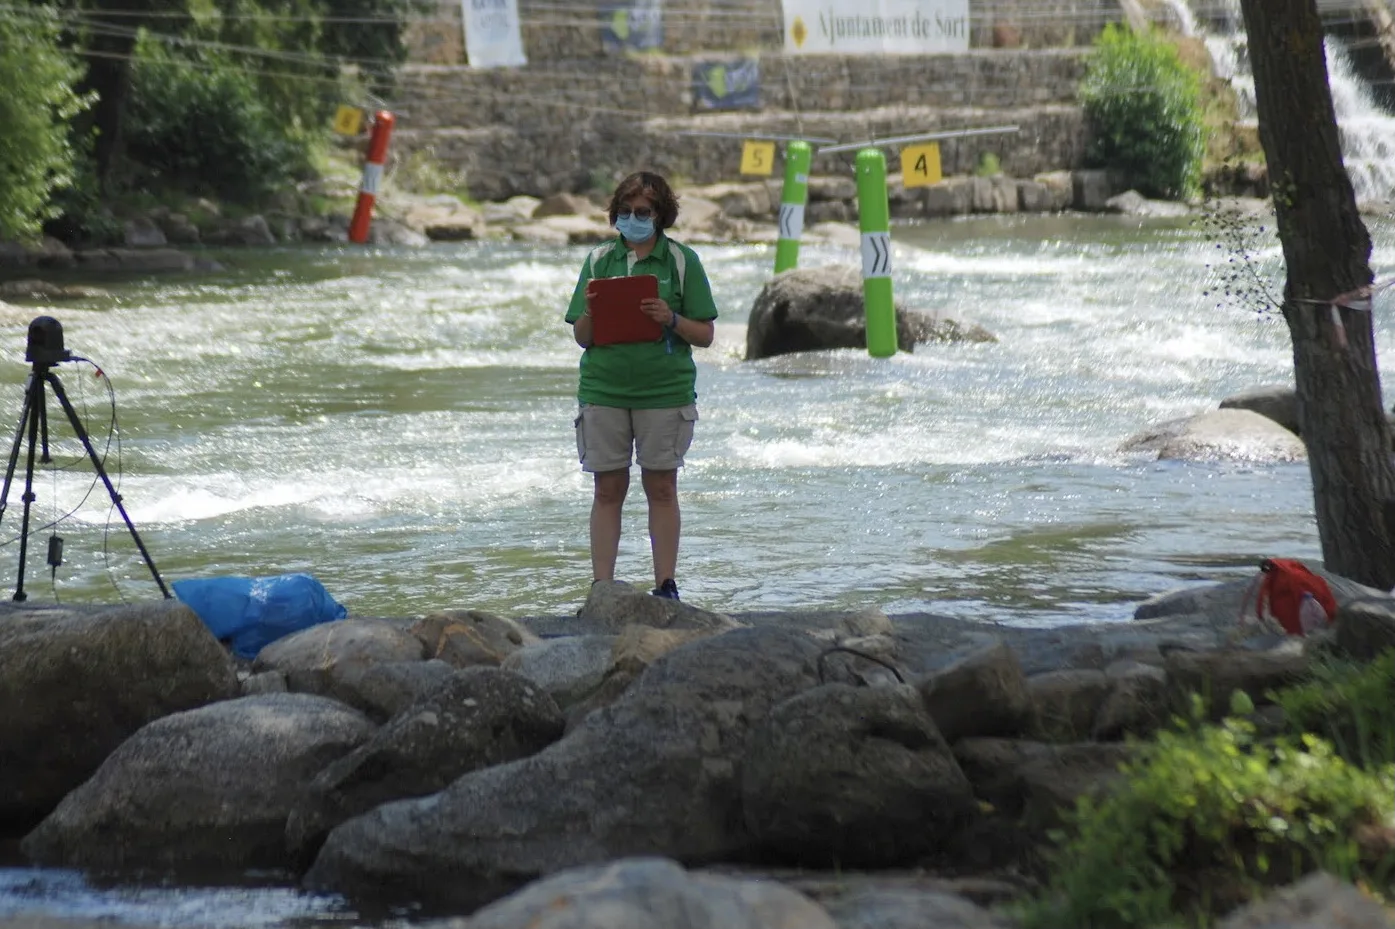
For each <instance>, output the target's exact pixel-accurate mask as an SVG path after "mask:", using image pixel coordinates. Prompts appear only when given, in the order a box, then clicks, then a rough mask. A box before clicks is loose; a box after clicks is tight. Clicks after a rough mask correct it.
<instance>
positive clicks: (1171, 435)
mask: <svg viewBox="0 0 1395 929" xmlns="http://www.w3.org/2000/svg"><path fill="white" fill-rule="evenodd" d="M1155 450H1156V451H1157V453H1158V458H1159V460H1171V459H1182V460H1187V461H1303V460H1306V459H1307V457H1308V449H1307V446H1305V445H1304V444H1303V440H1302V439H1300V438H1298V436H1296V435H1294V434H1293V433H1292V432H1290V431H1288V430H1287V429H1285V428H1284V427H1283V426H1280V425H1279V424H1278V423H1276V422H1274V421H1273V420H1272V419H1270V418H1268V417H1267V416H1261V415H1260V414H1258V413H1252V412H1250V411H1249V410H1239V409H1226V410H1212V411H1210V412H1207V413H1200V414H1198V415H1196V416H1192V417H1187V418H1184V419H1179V420H1172V421H1170V422H1167V423H1163V424H1162V425H1160V426H1158V427H1155V428H1154V429H1151V430H1149V431H1147V432H1144V433H1140V434H1139V435H1136V436H1134V437H1133V438H1131V439H1129V440H1128V441H1126V442H1125V443H1124V445H1123V446H1122V451H1126V452H1135V451H1155Z"/></svg>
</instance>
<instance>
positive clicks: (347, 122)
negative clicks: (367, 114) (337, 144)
mask: <svg viewBox="0 0 1395 929" xmlns="http://www.w3.org/2000/svg"><path fill="white" fill-rule="evenodd" d="M362 128H363V110H360V109H359V108H358V107H356V106H341V107H339V109H337V110H335V111H334V131H335V132H337V133H339V134H340V135H358V132H359V130H360V129H362Z"/></svg>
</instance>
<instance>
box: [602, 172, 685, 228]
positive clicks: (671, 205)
mask: <svg viewBox="0 0 1395 929" xmlns="http://www.w3.org/2000/svg"><path fill="white" fill-rule="evenodd" d="M634 197H645V198H647V199H648V200H649V202H650V203H652V204H654V229H655V231H657V232H663V231H664V230H665V229H667V228H669V227H670V226H672V225H673V224H674V223H675V222H676V221H677V220H678V196H677V195H676V194H675V193H674V192H673V188H671V187H669V186H668V181H666V180H664V179H663V176H662V175H659V174H655V173H654V172H653V171H636V172H635V173H634V174H631V175H630V176H629V177H627V178H625V179H624V180H623V181H621V182H620V184H619V186H618V187H616V188H615V193H614V194H612V195H611V197H610V224H611V225H612V226H613V225H615V218H616V214H617V213H619V212H620V209H621V207H623V206H624V205H625V203H626V201H628V200H631V199H633V198H634Z"/></svg>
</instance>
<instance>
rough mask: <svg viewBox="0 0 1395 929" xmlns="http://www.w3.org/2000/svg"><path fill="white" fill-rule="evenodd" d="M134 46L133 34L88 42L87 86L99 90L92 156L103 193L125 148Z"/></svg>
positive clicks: (107, 187) (89, 40)
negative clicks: (124, 124)
mask: <svg viewBox="0 0 1395 929" xmlns="http://www.w3.org/2000/svg"><path fill="white" fill-rule="evenodd" d="M99 25H102V26H103V27H107V26H108V24H105V23H102V24H99ZM135 46H136V40H135V37H134V36H131V35H94V36H91V37H90V38H89V39H88V41H87V78H86V80H85V81H84V85H85V88H87V89H91V90H95V91H96V92H97V103H96V105H95V106H94V107H93V108H92V110H91V119H92V127H93V128H94V129H95V130H96V139H95V140H94V142H93V156H94V160H95V161H96V171H97V179H98V181H99V183H100V185H101V188H102V192H103V193H108V192H109V181H110V180H111V172H112V168H113V167H114V166H115V164H116V161H117V159H118V157H119V156H120V155H121V151H122V144H121V123H122V120H123V119H124V118H125V113H126V98H127V97H128V96H129V95H130V89H131V67H130V64H131V62H130V58H131V55H132V53H133V52H134V51H135Z"/></svg>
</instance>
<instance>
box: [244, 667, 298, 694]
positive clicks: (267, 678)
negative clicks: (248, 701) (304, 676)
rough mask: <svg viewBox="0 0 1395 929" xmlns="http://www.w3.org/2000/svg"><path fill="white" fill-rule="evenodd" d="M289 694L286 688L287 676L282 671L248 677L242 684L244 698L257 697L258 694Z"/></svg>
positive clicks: (264, 672)
mask: <svg viewBox="0 0 1395 929" xmlns="http://www.w3.org/2000/svg"><path fill="white" fill-rule="evenodd" d="M284 693H289V688H287V687H286V675H284V674H282V673H281V672H280V671H262V672H261V673H260V674H252V675H248V677H247V679H246V680H245V681H243V682H242V696H244V697H255V696H256V695H258V694H284Z"/></svg>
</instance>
